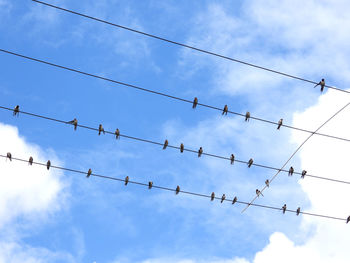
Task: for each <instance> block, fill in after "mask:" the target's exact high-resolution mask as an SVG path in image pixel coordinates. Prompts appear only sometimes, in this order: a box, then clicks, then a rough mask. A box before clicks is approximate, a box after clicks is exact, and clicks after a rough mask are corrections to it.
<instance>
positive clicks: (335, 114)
mask: <svg viewBox="0 0 350 263" xmlns="http://www.w3.org/2000/svg"><path fill="white" fill-rule="evenodd" d="M349 105H350V102H348V103H347V104H346V105H344V106H343V107H342V108H340V109H339V110H338V111H337V112H336V113H334V114H333V115H332V116H331V117H329V118H328V119H327V120H326V121H325V122H324V123H322V124H321V125H320V126H319V127H318V128H317V129H316V131H315V132H317V131H319V130H320V129H321V128H322V127H323V126H325V125H326V124H327V123H328V122H330V121H331V120H332V119H333V118H334V117H335V116H337V115H338V114H339V113H340V112H342V111H343V110H344V109H345V108H346V107H348V106H349ZM312 135H313V134H310V136H308V137H307V138H306V139H305V140H304V141H303V142H302V143H301V144H300V145H299V147H298V148H297V149H296V150H295V151H294V152H293V153H292V155H291V156H290V157H289V158H288V160H287V161H286V162H285V163H284V164H283V166H282V167H281V169H280V170H278V171H277V172H276V174H275V175H274V176H272V177H271V179H270V180H269V184H271V182H272V181H273V180H275V178H276V177H277V175H278V174H279V173H280V171H281V170H282V169H283V168H284V167H285V166H286V165H287V164H288V162H289V161H290V160H291V159H292V158H293V157H294V155H296V153H297V152H298V151H299V150H300V149H301V147H303V145H304V144H305V143H306V142H307V141H308V140H309V139H310V138H311V137H312ZM268 187H269V186H267V185H266V184H265V186H264V187H263V188H262V189H261V190H260V193H262V192H263V191H264V190H265V189H266V188H268ZM258 196H259V195H258V194H257V195H256V196H255V197H254V198H253V199H252V201H251V202H250V203H249V204H248V205H247V206H246V207H245V208H244V209H243V210H242V213H243V212H244V211H245V210H247V209H248V207H249V205H250V204H251V203H253V202H254V201H255V200H256V199H257V198H258Z"/></svg>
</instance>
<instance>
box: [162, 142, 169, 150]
mask: <svg viewBox="0 0 350 263" xmlns="http://www.w3.org/2000/svg"><path fill="white" fill-rule="evenodd" d="M168 144H169V142H168V140H165V141H164V145H163V150H165V149H166V147H168Z"/></svg>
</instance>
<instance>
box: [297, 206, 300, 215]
mask: <svg viewBox="0 0 350 263" xmlns="http://www.w3.org/2000/svg"><path fill="white" fill-rule="evenodd" d="M299 214H300V207H298V209H297V216H298V215H299Z"/></svg>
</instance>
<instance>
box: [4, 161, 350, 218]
mask: <svg viewBox="0 0 350 263" xmlns="http://www.w3.org/2000/svg"><path fill="white" fill-rule="evenodd" d="M0 157H2V158H7V156H6V155H2V154H0ZM11 158H12V160H15V161H20V162H25V163H28V160H24V159H21V158H16V157H13V156H12V157H11ZM33 164H35V165H39V166H46V165H47V164H45V163H40V162H34V161H33ZM50 168H53V169H58V170H63V171H68V172H73V173H79V174H84V175H86V174H87V172H84V171H81V170H77V169H72V168H66V167H62V166H55V165H52V164H51V166H50ZM90 176H95V177H99V178H103V179H108V180H114V181H118V182H125V179H122V178H116V177H111V176H105V175H101V174H95V173H91V175H90ZM128 183H129V184H136V185H141V186H146V187H148V183H142V182H137V181H130V180H129V181H128ZM152 188H157V189H159V190H165V191H170V192H176V189H173V188H169V187H164V186H157V185H154V184H153V185H152ZM179 193H183V194H187V195H193V196H198V197H204V198H208V199H210V198H211V196H210V195H206V194H200V193H196V192H190V191H183V190H180V191H179ZM214 199H216V200H221V198H220V197H214ZM223 201H225V202H231V203H232V201H233V200H232V199H228V198H227V199H225V200H223ZM236 203H238V204H248V202H245V201H239V200H237V201H236ZM251 205H252V206H255V207H261V208H265V209H272V210H282V208H279V207H275V206H269V205H261V204H251ZM286 212H289V213H296V211H293V210H290V209H287V210H286ZM300 214H304V215H309V216H317V217H322V218H328V219H334V220H341V221H345V222H346V220H347V219H345V218H340V217H334V216H328V215H321V214H315V213H309V212H303V211H300Z"/></svg>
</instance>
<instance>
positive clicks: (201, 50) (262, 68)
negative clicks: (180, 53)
mask: <svg viewBox="0 0 350 263" xmlns="http://www.w3.org/2000/svg"><path fill="white" fill-rule="evenodd" d="M32 1H33V2H36V3H38V4H42V5H45V6H48V7H52V8H55V9H57V10H61V11H65V12H68V13H71V14H74V15H78V16H81V17H85V18H88V19H92V20H95V21H98V22H101V23H104V24H107V25H110V26H114V27H118V28H121V29H124V30H128V31H131V32H134V33H137V34H141V35H144V36H147V37H151V38H154V39H158V40H161V41H164V42H167V43H170V44H174V45H178V46H181V47H184V48H189V49H192V50H195V51H198V52H201V53H205V54H208V55H212V56H216V57H219V58H223V59H226V60H230V61H232V62H236V63H240V64H243V65H246V66H249V67H254V68H258V69H261V70H265V71H268V72H271V73H275V74H279V75H282V76H285V77H288V78H293V79H296V80H300V81H304V82H307V83H312V84H318V82H315V81H312V80H308V79H305V78H301V77H298V76H295V75H291V74H288V73H284V72H281V71H277V70H274V69H270V68H267V67H262V66H259V65H256V64H253V63H249V62H246V61H242V60H239V59H235V58H232V57H228V56H224V55H220V54H218V53H215V52H211V51H207V50H204V49H201V48H197V47H194V46H190V45H186V44H183V43H180V42H177V41H173V40H169V39H167V38H163V37H160V36H156V35H153V34H149V33H146V32H143V31H140V30H136V29H133V28H130V27H126V26H122V25H118V24H115V23H112V22H108V21H106V20H103V19H100V18H96V17H93V16H89V15H86V14H82V13H79V12H76V11H73V10H70V9H66V8H62V7H59V6H56V5H52V4H49V3H46V2H42V1H38V0H32ZM325 87H327V88H330V89H334V90H338V91H341V92H345V93H350V92H349V91H346V90H342V89H339V88H336V87H332V86H328V85H325Z"/></svg>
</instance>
